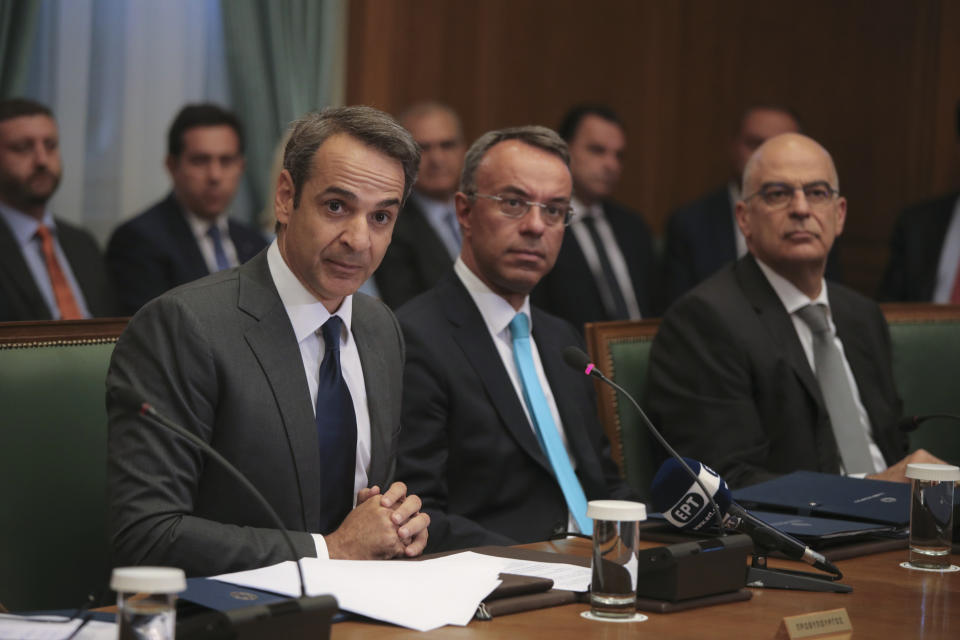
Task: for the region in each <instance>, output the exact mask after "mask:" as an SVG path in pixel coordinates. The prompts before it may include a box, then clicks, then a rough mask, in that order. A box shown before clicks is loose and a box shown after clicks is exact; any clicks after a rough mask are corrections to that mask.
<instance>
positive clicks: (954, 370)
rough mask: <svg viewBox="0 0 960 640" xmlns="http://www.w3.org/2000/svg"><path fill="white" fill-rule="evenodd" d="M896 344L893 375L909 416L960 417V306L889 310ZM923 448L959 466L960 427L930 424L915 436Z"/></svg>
mask: <svg viewBox="0 0 960 640" xmlns="http://www.w3.org/2000/svg"><path fill="white" fill-rule="evenodd" d="M883 308H884V313H885V315H886V316H887V322H888V323H889V325H890V337H891V340H892V341H893V374H894V379H895V380H896V382H897V390H898V391H899V392H900V397H901V398H902V399H903V411H904V415H923V414H929V413H952V414H954V415H960V307H948V306H935V305H884V306H883ZM919 448H923V449H926V450H927V451H929V452H930V453H932V454H933V455H935V456H937V457H939V458H941V459H943V460H945V461H947V462H949V463H951V464H960V422H957V421H956V420H945V419H931V420H929V421H927V422H924V423H923V424H922V425H921V426H920V428H919V429H917V430H916V431H914V432H913V433H911V434H910V450H911V451H913V450H915V449H919Z"/></svg>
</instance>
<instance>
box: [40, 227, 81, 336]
mask: <svg viewBox="0 0 960 640" xmlns="http://www.w3.org/2000/svg"><path fill="white" fill-rule="evenodd" d="M37 237H38V238H40V246H41V248H42V250H43V260H44V262H46V263H47V273H49V274H50V284H51V285H52V286H53V297H54V298H55V299H56V301H57V308H59V309H60V319H61V320H80V319H81V318H83V314H82V313H81V312H80V305H78V304H77V299H76V298H74V297H73V290H72V289H71V288H70V283H69V282H67V276H66V275H65V274H64V273H63V269H61V268H60V262H59V261H58V260H57V254H56V253H54V250H53V236H52V235H50V229H48V228H47V227H46V226H45V225H40V226H39V227H37Z"/></svg>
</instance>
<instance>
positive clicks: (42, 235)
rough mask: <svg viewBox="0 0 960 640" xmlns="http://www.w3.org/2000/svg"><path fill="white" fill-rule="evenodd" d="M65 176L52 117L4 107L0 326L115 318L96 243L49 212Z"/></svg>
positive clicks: (0, 125)
mask: <svg viewBox="0 0 960 640" xmlns="http://www.w3.org/2000/svg"><path fill="white" fill-rule="evenodd" d="M62 172H63V168H62V166H61V161H60V134H59V131H58V129H57V122H56V120H54V117H53V112H52V111H51V110H50V109H49V108H48V107H46V106H45V105H42V104H40V103H38V102H34V101H33V100H26V99H23V98H7V99H4V100H0V322H3V321H10V320H77V319H81V318H89V317H92V316H113V315H116V301H115V297H114V292H113V286H112V284H111V283H110V279H109V277H108V275H107V269H106V265H105V264H104V260H103V254H101V252H100V248H99V247H98V246H97V242H96V240H94V238H93V236H91V235H90V234H89V233H88V232H87V231H85V230H83V229H81V228H79V227H76V226H74V225H71V224H69V223H67V222H65V221H63V220H61V219H60V218H57V217H54V215H53V212H51V211H50V209H49V208H48V207H47V203H48V202H49V201H50V198H51V197H52V196H53V194H54V192H55V191H56V190H57V186H59V184H60V177H61V175H62Z"/></svg>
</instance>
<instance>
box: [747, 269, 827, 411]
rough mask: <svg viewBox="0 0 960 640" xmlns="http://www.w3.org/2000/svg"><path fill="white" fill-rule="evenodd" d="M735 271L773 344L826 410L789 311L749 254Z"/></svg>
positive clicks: (812, 395)
mask: <svg viewBox="0 0 960 640" xmlns="http://www.w3.org/2000/svg"><path fill="white" fill-rule="evenodd" d="M736 274H737V279H738V280H739V282H740V287H741V289H743V292H744V294H745V295H746V297H747V299H748V300H749V301H750V304H752V305H753V308H754V311H756V313H757V317H758V318H759V320H760V322H761V323H762V324H763V326H764V327H765V328H766V329H767V332H768V333H769V334H770V338H771V340H772V342H773V344H775V345H777V346H778V347H779V348H780V349H781V352H782V355H783V357H784V359H785V360H786V361H787V362H789V363H790V366H791V368H792V369H793V370H794V373H796V374H797V377H798V378H799V379H800V382H801V383H802V384H803V386H804V388H805V389H806V390H807V393H809V394H810V396H811V397H812V398H813V399H814V401H815V402H816V403H817V406H818V407H819V408H820V410H821V411H826V408H825V406H824V404H823V397H822V395H821V393H820V385H819V383H818V382H817V378H816V376H815V375H814V373H813V370H812V369H810V362H809V361H808V360H807V355H806V353H805V352H804V350H803V345H801V344H800V338H798V337H797V330H796V327H794V326H793V321H792V320H791V319H790V315H789V314H788V313H787V311H786V309H784V308H783V303H782V302H780V298H778V297H777V293H776V292H775V291H774V290H773V287H772V286H770V283H769V282H767V279H766V278H765V277H764V275H763V272H762V271H760V267H758V266H757V263H756V261H755V260H754V259H753V256H751V255H749V254H747V256H746V257H744V258H743V259H742V260H740V261H739V262H737V264H736Z"/></svg>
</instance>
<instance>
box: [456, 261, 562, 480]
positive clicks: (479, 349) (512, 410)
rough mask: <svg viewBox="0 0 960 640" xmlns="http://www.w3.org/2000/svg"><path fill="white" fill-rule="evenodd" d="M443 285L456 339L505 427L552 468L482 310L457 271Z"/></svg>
mask: <svg viewBox="0 0 960 640" xmlns="http://www.w3.org/2000/svg"><path fill="white" fill-rule="evenodd" d="M439 286H440V290H439V292H438V293H439V297H440V299H442V300H445V301H447V307H446V311H447V319H448V320H449V322H450V324H451V325H453V327H452V328H453V339H454V341H455V342H456V343H457V345H458V346H459V347H460V349H461V350H462V351H463V354H464V356H466V359H467V362H469V363H470V364H471V366H472V367H473V370H474V371H475V372H476V374H477V377H478V378H479V379H480V383H481V384H482V385H483V388H484V390H485V391H486V393H487V395H488V396H489V398H490V406H491V407H493V409H494V410H495V411H496V412H497V414H498V415H499V417H500V421H501V423H502V424H503V427H504V428H505V429H506V430H507V431H508V432H509V433H510V434H511V435H512V436H513V437H514V439H515V440H516V441H517V443H518V444H519V445H520V448H522V449H523V450H524V451H526V452H527V454H528V455H529V456H530V457H531V458H533V459H534V460H536V461H537V463H538V464H539V465H541V466H542V467H544V468H545V469H548V470H549V469H551V467H550V463H549V462H548V461H547V459H546V456H544V454H543V450H542V449H541V448H540V443H539V442H538V441H537V436H536V435H535V434H534V432H533V426H532V425H531V424H530V421H529V420H528V419H527V416H526V414H525V413H524V412H523V406H522V405H521V404H520V399H519V398H518V397H517V393H516V391H515V390H514V387H513V384H512V383H511V382H510V375H509V374H508V373H507V370H506V369H505V368H504V366H503V361H502V360H501V359H500V352H499V351H497V346H496V345H495V344H494V343H493V339H492V338H491V337H490V332H489V331H488V330H487V325H486V324H485V323H484V321H483V317H482V316H481V315H480V310H479V309H477V306H476V305H475V304H474V302H473V299H472V298H471V297H470V294H469V293H468V292H467V290H466V287H464V286H463V284H462V283H461V282H460V279H459V278H457V276H456V274H448V275H447V276H446V278H445V279H444V280H443V282H442V283H441V284H440V285H439ZM551 472H552V471H551Z"/></svg>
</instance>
